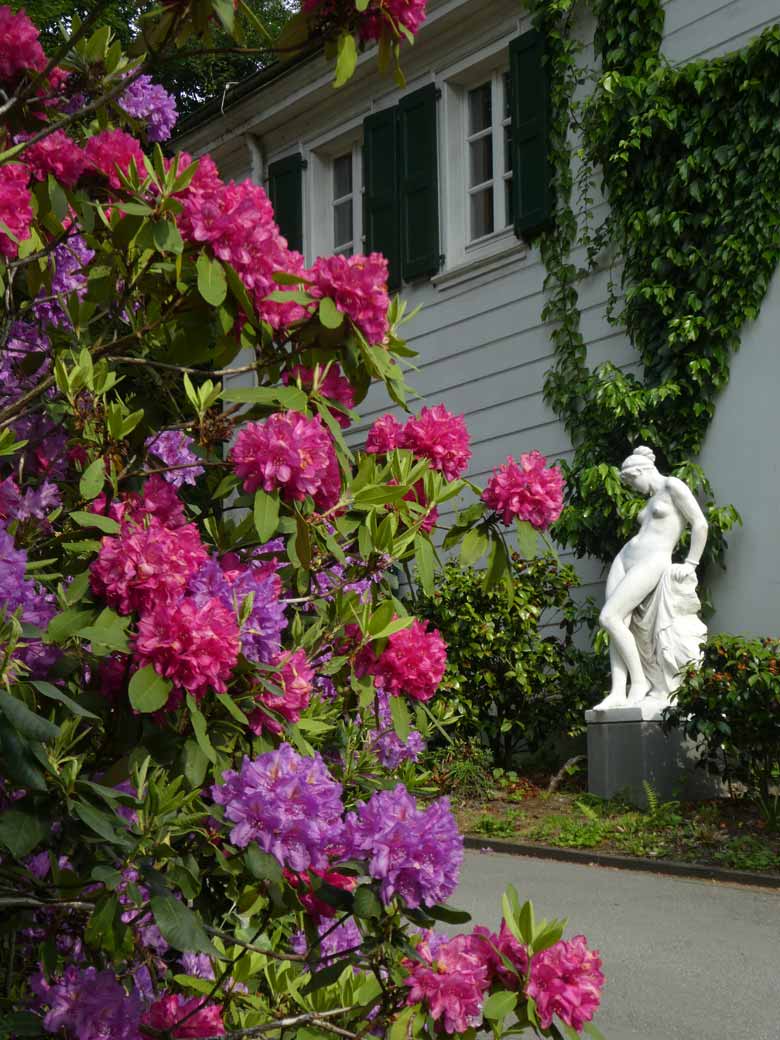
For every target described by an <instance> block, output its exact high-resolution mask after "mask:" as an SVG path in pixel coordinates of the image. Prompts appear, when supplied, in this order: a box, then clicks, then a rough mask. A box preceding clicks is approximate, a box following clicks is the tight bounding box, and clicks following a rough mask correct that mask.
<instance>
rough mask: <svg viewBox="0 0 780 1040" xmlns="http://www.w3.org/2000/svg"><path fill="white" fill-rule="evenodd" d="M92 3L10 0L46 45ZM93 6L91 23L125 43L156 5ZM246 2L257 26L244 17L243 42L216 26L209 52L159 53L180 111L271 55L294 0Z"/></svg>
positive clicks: (119, 2)
mask: <svg viewBox="0 0 780 1040" xmlns="http://www.w3.org/2000/svg"><path fill="white" fill-rule="evenodd" d="M95 6H96V5H95V4H84V3H76V4H74V3H72V2H71V0H11V7H13V8H17V9H18V8H19V7H23V8H24V9H25V11H26V12H27V14H28V15H29V16H30V18H31V19H32V20H33V22H35V24H36V25H37V26H38V28H39V29H40V30H41V41H42V43H43V45H44V47H45V48H46V49H47V50H51V49H52V48H54V47H58V46H59V45H60V44H61V43H62V40H63V36H62V33H61V31H60V28H59V26H60V23H62V22H64V24H65V25H70V24H71V19H72V17H73V15H74V14H78V15H79V17H81V18H85V17H86V16H87V14H88V13H89V12H90V10H92V9H94V8H95ZM97 6H98V7H99V11H98V14H97V18H96V20H95V22H94V24H95V26H96V27H97V26H108V27H110V29H111V31H112V32H113V33H115V34H116V36H117V38H118V39H119V40H120V41H121V42H122V45H123V46H124V47H126V46H127V45H128V44H129V43H130V41H131V40H132V39H133V37H134V36H135V33H136V31H137V28H138V18H139V14H141V13H142V12H144V11H150V10H152V8H153V7H155V6H156V5H155V4H153V3H145V4H143V3H142V4H140V5H139V4H137V3H135V2H134V0H107V2H103V3H101V4H99V5H97ZM247 6H248V7H249V8H250V10H251V12H252V14H253V15H254V16H255V17H256V18H257V19H258V20H259V22H260V26H258V25H256V24H254V23H253V22H252V21H251V20H248V22H247V24H246V26H245V28H244V39H243V42H242V43H241V45H239V44H237V43H236V41H234V40H232V39H231V38H230V36H229V35H228V34H227V33H225V32H224V31H221V30H218V29H216V28H215V29H214V32H213V40H212V44H213V46H212V51H213V53H208V54H205V53H203V48H200V47H199V48H195V47H193V46H187V47H180V48H178V49H177V50H175V51H168V52H166V53H165V54H163V56H162V57H161V58H160V59H159V60H158V61H157V62H156V64H155V65H154V68H153V76H154V79H155V81H156V82H158V83H160V84H162V86H164V87H165V89H166V90H167V91H169V93H171V94H173V96H174V97H175V98H176V104H177V107H178V109H179V115H180V116H186V115H188V114H189V113H190V112H192V111H194V110H195V109H197V108H198V106H199V105H202V104H203V103H204V102H205V101H208V100H210V99H211V98H215V99H221V98H222V96H223V92H224V91H225V90H226V89H227V88H228V87H229V86H235V85H236V84H237V83H239V82H240V81H241V80H242V79H245V78H246V77H247V76H250V75H251V74H252V73H253V72H256V71H257V70H258V69H260V68H263V67H264V66H266V65H268V64H269V62H271V61H272V60H273V50H272V47H271V46H270V43H271V41H272V40H273V38H274V37H276V36H278V35H279V33H280V31H281V30H282V28H283V27H284V25H285V24H286V22H287V20H288V19H289V17H290V15H291V14H292V4H291V3H290V2H289V0H247ZM261 27H264V28H261ZM264 30H265V31H264Z"/></svg>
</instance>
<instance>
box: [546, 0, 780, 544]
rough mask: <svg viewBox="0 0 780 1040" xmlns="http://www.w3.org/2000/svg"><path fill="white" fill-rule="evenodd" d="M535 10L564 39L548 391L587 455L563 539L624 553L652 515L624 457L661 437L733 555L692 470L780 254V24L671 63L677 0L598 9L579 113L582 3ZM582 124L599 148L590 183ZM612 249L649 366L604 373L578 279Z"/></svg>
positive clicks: (570, 478) (627, 320) (557, 44)
mask: <svg viewBox="0 0 780 1040" xmlns="http://www.w3.org/2000/svg"><path fill="white" fill-rule="evenodd" d="M531 6H532V14H533V18H534V22H535V25H536V27H537V28H539V29H540V30H541V31H543V32H544V33H545V36H546V39H547V48H548V50H547V55H548V63H549V69H550V73H551V80H552V99H553V118H552V124H553V131H552V136H551V157H552V160H553V164H554V181H555V189H556V199H557V212H556V218H555V223H554V226H552V227H551V229H549V230H548V231H546V232H545V233H544V234H543V235H542V236H541V239H540V246H541V250H542V258H543V260H544V263H545V265H546V267H547V272H548V274H547V280H546V284H545V288H546V290H547V303H546V306H545V311H544V315H543V317H544V319H545V320H547V321H550V322H553V323H554V331H553V339H554V345H555V353H556V359H555V364H554V366H553V367H552V369H551V370H550V372H549V373H548V377H547V381H546V386H545V395H546V399H547V401H548V402H549V403H550V404H551V405H552V406H553V407H554V408H555V410H556V411H557V413H558V414H559V415H560V417H561V419H562V420H563V422H564V423H565V425H566V428H567V431H568V433H569V435H570V436H571V438H572V442H573V445H574V448H575V451H574V457H573V459H572V460H571V462H570V463H568V464H566V467H565V468H566V471H567V472H566V477H567V490H568V501H567V506H566V509H565V510H564V513H563V515H562V517H561V520H560V521H559V523H558V525H557V528H556V532H555V533H556V536H557V538H558V540H559V541H560V542H562V543H563V544H566V545H569V546H571V547H573V548H574V549H575V551H576V552H577V554H578V555H584V554H589V555H593V556H596V557H598V558H600V559H602V560H605V561H607V560H611V559H612V558H613V556H614V555H615V553H616V552H617V550H618V549H619V547H620V545H621V544H622V543H623V542H624V541H625V538H626V537H627V535H628V534H629V533H630V532H631V530H632V529H633V527H634V523H635V517H636V513H637V511H638V509H639V508H640V507H641V503H639V502H637V501H636V500H634V499H633V497H632V496H631V495H630V494H629V493H628V492H627V491H626V490H625V489H623V488H622V487H621V485H620V483H619V480H618V475H617V469H616V468H615V464H619V463H620V461H621V460H622V458H623V457H624V456H625V455H627V454H628V451H629V448H630V447H631V446H632V445H635V444H637V443H640V442H647V443H649V444H652V445H653V447H654V449H655V451H656V454H657V456H658V458H659V463H660V465H661V467H662V468H664V469H666V470H667V471H670V472H673V473H674V474H675V475H677V476H679V477H681V478H682V479H684V480H685V481H686V482H687V483H688V484H689V486H690V487H691V488H692V489H693V490H694V491H695V492H697V493H699V494H700V495H701V496H702V497H703V498H704V499H705V507H706V512H707V514H708V520H709V523H710V538H709V543H708V560H709V561H712V560H713V559H716V560H722V557H723V554H724V549H725V538H724V535H725V533H726V532H727V531H728V530H729V529H730V528H731V527H732V526H733V525H734V523H735V522H736V521H737V520H738V514H737V513H736V510H735V509H734V508H733V507H732V506H720V507H719V506H717V505H716V504H715V501H714V498H713V494H712V490H711V487H710V484H709V482H708V480H707V478H706V476H705V474H704V473H703V471H702V470H701V468H700V467H699V466H698V465H696V464H695V463H694V462H692V461H691V460H692V459H694V458H695V457H696V456H697V455H698V453H699V452H700V450H701V447H702V444H703V442H704V437H705V435H706V432H707V429H708V427H709V424H710V422H711V420H712V418H713V415H714V413H715V407H716V403H717V397H718V394H719V393H720V391H721V390H722V389H723V387H724V386H725V385H726V383H727V381H728V375H729V365H730V361H731V356H732V354H733V353H734V351H735V350H736V349H737V348H738V347H739V344H740V331H741V329H742V327H743V325H744V324H745V322H746V321H749V320H751V319H753V318H755V317H756V316H757V314H758V312H759V309H760V306H761V303H762V300H763V298H764V295H765V293H766V290H767V287H768V285H769V281H770V278H771V276H772V273H773V272H774V270H775V267H776V265H777V262H778V259H779V258H780V177H778V175H777V170H778V163H779V162H780V26H772V27H770V28H769V29H767V30H766V31H764V32H763V33H762V34H761V36H759V37H758V38H757V39H755V40H754V41H753V42H752V43H751V44H750V45H749V46H748V47H747V48H745V49H744V50H741V51H738V52H735V53H733V54H729V55H727V56H725V57H720V58H715V59H710V60H704V61H696V62H691V63H689V64H687V65H682V66H670V65H669V64H668V63H667V62H666V61H665V59H664V58H663V57H662V55H661V53H660V46H661V40H662V35H663V26H664V11H663V7H662V5H661V3H660V0H593V2H592V5H591V6H592V8H593V12H594V14H595V16H596V21H597V30H596V34H595V53H596V57H597V59H599V60H600V62H601V68H600V69H599V72H598V76H597V77H596V76H594V78H595V80H596V81H595V87H594V89H593V90H592V91H591V92H589V96H588V99H587V101H585V102H584V103H582V104H576V103H575V102H574V101H573V98H574V92H575V89H576V87H577V86H578V84H579V83H581V82H582V81H583V80H584V79H585V78H586V77H587V76H588V74H589V73H588V71H587V70H583V68H582V66H581V63H579V62H578V47H577V44H576V43H575V42H574V39H573V33H572V30H571V20H572V12H573V8H574V3H573V0H535V2H534V3H533V4H532V5H531ZM572 131H576V132H577V133H578V134H579V139H580V142H581V146H582V151H581V154H580V155H579V159H580V160H581V162H580V166H579V173H578V175H577V177H576V178H575V177H574V175H573V173H572V154H571V134H572ZM598 176H600V177H601V178H602V180H603V190H604V193H605V196H606V198H607V200H608V202H609V212H608V215H607V217H606V218H605V220H604V221H603V222H602V223H601V225H600V226H598V227H597V228H595V229H592V228H591V225H590V223H589V221H588V220H587V219H583V212H584V213H585V216H586V217H587V215H588V213H592V209H593V206H592V200H591V199H590V198H589V185H590V184H591V183H592V182H593V180H594V177H598ZM573 199H574V201H573ZM575 207H576V209H577V211H578V212H577V213H576V214H575ZM610 254H611V255H612V256H613V257H614V258H615V260H616V261H617V263H618V264H619V265H620V267H621V269H622V271H621V282H622V284H621V285H620V286H619V287H614V286H613V288H612V291H611V293H610V297H611V298H610V302H609V317H610V321H611V322H612V323H613V324H615V325H619V326H621V327H624V328H625V329H626V330H627V332H628V335H629V336H630V339H631V342H632V344H633V346H634V347H635V349H636V352H637V356H638V359H639V361H640V363H641V365H640V371H639V373H638V374H632V373H630V372H626V371H623V370H621V369H619V368H618V367H617V366H615V365H613V364H610V363H607V364H604V365H601V366H599V367H597V368H595V369H591V368H589V366H588V363H587V350H586V345H585V342H584V339H583V337H582V335H581V332H580V328H579V311H578V305H577V285H578V282H579V281H580V279H581V277H582V276H583V275H584V274H585V273H587V272H588V271H591V270H592V269H593V267H594V265H595V264H596V263H598V262H600V260H601V259H603V257H604V255H610ZM578 257H581V258H582V259H581V261H580V267H579V268H578V266H577V262H576V261H577V258H578ZM618 288H620V289H622V292H618V291H617V290H618ZM616 515H618V516H619V517H620V522H619V523H618V524H616V522H615V518H616Z"/></svg>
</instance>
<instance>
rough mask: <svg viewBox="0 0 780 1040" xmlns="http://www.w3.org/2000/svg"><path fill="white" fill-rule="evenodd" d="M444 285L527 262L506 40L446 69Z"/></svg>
mask: <svg viewBox="0 0 780 1040" xmlns="http://www.w3.org/2000/svg"><path fill="white" fill-rule="evenodd" d="M441 84H442V91H443V101H444V104H443V112H442V115H443V120H442V142H441V151H442V182H441V198H442V207H443V217H444V219H443V228H444V242H443V252H444V255H445V257H446V266H445V268H444V270H443V271H442V272H441V273H440V274H438V275H436V276H435V277H434V278H433V283H434V285H437V286H439V285H440V286H442V287H445V286H447V285H450V284H457V282H459V281H460V280H461V279H462V278H471V277H474V276H475V275H477V274H479V273H480V272H482V271H487V270H488V269H489V270H493V269H494V268H496V267H498V266H502V265H503V264H505V263H513V262H515V261H516V260H518V259H522V257H523V256H525V254H526V253H527V251H528V249H527V246H526V244H525V243H524V242H523V241H522V240H520V239H518V238H517V237H516V235H515V230H514V207H513V197H512V178H513V171H512V118H511V94H510V84H511V77H510V74H509V53H508V42H507V41H506V40H502V41H500V42H497V43H495V44H493V45H491V46H490V47H489V48H486V49H485V50H484V51H482V52H480V53H479V54H477V55H474V56H473V57H472V58H471V60H469V59H462V60H461V61H459V62H458V63H457V64H456V65H453V66H451V67H450V68H448V69H445V70H443V71H442V73H441Z"/></svg>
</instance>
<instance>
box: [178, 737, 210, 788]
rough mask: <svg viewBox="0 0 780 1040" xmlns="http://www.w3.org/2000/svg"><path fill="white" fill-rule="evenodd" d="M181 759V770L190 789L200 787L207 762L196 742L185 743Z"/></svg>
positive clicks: (188, 741)
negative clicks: (182, 760)
mask: <svg viewBox="0 0 780 1040" xmlns="http://www.w3.org/2000/svg"><path fill="white" fill-rule="evenodd" d="M183 757H184V762H183V769H184V775H185V776H186V777H187V783H188V784H189V785H190V786H191V787H200V786H201V784H202V783H203V780H204V778H205V776H206V770H207V769H208V766H209V760H208V758H207V757H206V755H205V753H204V752H203V750H202V749H201V747H200V745H199V744H198V742H197V741H195V740H187V741H185V743H184V751H183Z"/></svg>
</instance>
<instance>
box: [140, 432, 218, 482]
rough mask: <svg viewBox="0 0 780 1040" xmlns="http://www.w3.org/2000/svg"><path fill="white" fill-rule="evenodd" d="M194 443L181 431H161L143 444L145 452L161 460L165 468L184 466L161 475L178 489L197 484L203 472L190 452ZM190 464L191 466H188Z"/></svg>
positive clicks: (196, 458) (197, 460) (192, 452)
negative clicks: (184, 485)
mask: <svg viewBox="0 0 780 1040" xmlns="http://www.w3.org/2000/svg"><path fill="white" fill-rule="evenodd" d="M194 443H195V441H194V440H193V439H192V437H189V436H188V435H187V434H186V433H185V432H184V431H183V430H163V432H162V433H157V434H155V435H154V436H152V437H147V438H146V441H145V442H144V444H145V446H146V450H147V451H148V452H149V453H150V454H151V455H155V456H156V457H157V458H158V459H161V460H162V462H164V463H165V465H166V466H186V467H187V468H186V469H170V470H166V471H165V472H164V473H163V474H162V475H163V477H165V479H166V480H167V481H168V483H169V484H173V486H174V487H176V488H180V487H181V486H182V485H183V484H193V485H194V484H197V482H198V477H199V476H200V475H201V474H202V473H204V472H205V470H204V469H203V466H201V465H199V462H200V460H199V458H198V456H197V455H196V454H195V452H194V451H193V450H192V445H193V444H194ZM191 463H192V465H190V464H191Z"/></svg>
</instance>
